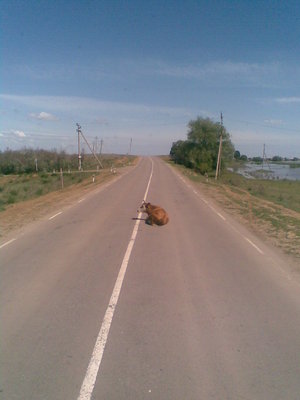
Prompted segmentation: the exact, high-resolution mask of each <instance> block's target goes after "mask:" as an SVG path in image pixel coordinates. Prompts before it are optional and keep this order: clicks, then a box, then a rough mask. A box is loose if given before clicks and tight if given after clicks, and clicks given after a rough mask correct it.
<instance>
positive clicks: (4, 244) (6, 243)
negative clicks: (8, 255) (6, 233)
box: [0, 239, 17, 249]
mask: <svg viewBox="0 0 300 400" xmlns="http://www.w3.org/2000/svg"><path fill="white" fill-rule="evenodd" d="M15 240H17V239H11V240H9V241H8V242H5V243H3V244H1V246H0V249H2V247H4V246H7V245H8V244H10V243H12V242H14V241H15Z"/></svg>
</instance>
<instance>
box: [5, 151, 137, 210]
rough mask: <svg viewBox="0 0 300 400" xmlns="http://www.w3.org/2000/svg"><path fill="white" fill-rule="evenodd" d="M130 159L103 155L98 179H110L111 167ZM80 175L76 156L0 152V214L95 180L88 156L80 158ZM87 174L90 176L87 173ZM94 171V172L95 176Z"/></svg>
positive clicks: (92, 166) (127, 162)
mask: <svg viewBox="0 0 300 400" xmlns="http://www.w3.org/2000/svg"><path fill="white" fill-rule="evenodd" d="M134 159H135V157H134V156H128V155H126V156H122V155H104V156H102V157H101V162H102V165H103V167H104V170H102V169H99V175H100V176H101V177H104V176H109V175H111V167H113V168H116V167H122V166H125V165H128V164H130V163H133V162H134ZM82 167H83V171H80V172H79V171H78V155H76V154H66V153H65V152H57V151H55V150H54V151H47V150H32V149H23V150H20V151H12V150H6V151H4V152H0V172H1V174H0V211H4V210H5V208H6V206H8V205H10V204H14V203H18V202H20V201H24V200H29V199H33V198H36V197H39V196H42V195H44V194H47V193H50V192H53V191H56V190H61V189H62V179H61V175H60V173H59V171H60V168H62V169H63V172H64V173H63V187H64V188H66V187H68V186H71V185H74V184H78V183H81V182H83V181H84V180H86V179H87V182H88V184H90V183H91V182H92V178H91V176H92V175H96V176H98V173H97V162H96V160H95V159H94V157H93V156H92V155H90V154H89V155H83V156H82ZM88 171H90V172H88ZM95 171H96V172H95Z"/></svg>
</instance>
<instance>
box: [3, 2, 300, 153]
mask: <svg viewBox="0 0 300 400" xmlns="http://www.w3.org/2000/svg"><path fill="white" fill-rule="evenodd" d="M0 12H1V24H0V25H1V32H0V35H1V39H0V45H1V66H0V72H1V75H0V79H1V81H0V83H1V84H0V117H1V120H0V150H2V151H3V150H5V149H6V148H10V149H21V148H24V147H30V148H45V149H54V148H55V149H57V150H59V151H60V150H64V151H66V152H76V151H77V133H76V123H79V124H80V126H81V129H82V132H83V133H84V135H85V136H86V137H87V139H88V141H89V142H90V143H91V145H94V148H95V149H97V150H98V151H99V146H100V141H101V140H102V143H103V149H102V151H103V152H104V153H128V152H130V151H131V153H133V154H141V155H157V154H168V153H169V152H170V149H171V146H172V143H173V142H175V141H177V140H185V139H187V132H188V127H187V125H188V123H189V122H190V121H191V120H195V119H196V118H197V117H203V118H211V119H212V120H214V121H215V122H218V121H220V113H221V112H222V113H223V122H224V126H225V127H226V129H227V131H228V132H229V133H230V135H231V140H232V142H233V144H234V146H235V148H236V149H237V150H239V151H240V153H241V154H246V155H247V156H249V157H253V156H259V155H260V156H262V153H263V145H264V144H265V149H266V154H267V156H268V157H272V156H274V155H280V156H283V157H290V158H291V157H300V2H299V0H296V1H294V0H285V1H283V0H281V1H277V0H269V1H266V0H260V1H257V0H251V1H248V0H245V1H243V0H235V1H229V0H228V1H225V0H223V1H217V0H216V1H215V0H210V1H207V0H206V1H202V0H197V1H194V0H184V1H183V0H182V1H179V0H172V1H171V0H158V1H157V0H152V1H149V0H147V1H146V0H126V1H125V0H122V1H121V0H110V1H108V0H102V1H95V0H64V1H62V0H61V1H58V0H51V1H48V0H38V1H36V0H25V1H22V0H8V1H7V0H1V11H0ZM86 152H88V149H87V148H86Z"/></svg>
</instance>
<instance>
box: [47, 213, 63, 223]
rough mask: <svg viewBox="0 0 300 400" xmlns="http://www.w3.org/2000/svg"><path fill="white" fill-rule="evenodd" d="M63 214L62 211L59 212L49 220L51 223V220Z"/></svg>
mask: <svg viewBox="0 0 300 400" xmlns="http://www.w3.org/2000/svg"><path fill="white" fill-rule="evenodd" d="M60 214H62V211H60V212H58V213H57V214H54V215H52V217H50V218H49V219H48V220H49V221H50V220H51V219H53V218H55V217H57V216H58V215H60Z"/></svg>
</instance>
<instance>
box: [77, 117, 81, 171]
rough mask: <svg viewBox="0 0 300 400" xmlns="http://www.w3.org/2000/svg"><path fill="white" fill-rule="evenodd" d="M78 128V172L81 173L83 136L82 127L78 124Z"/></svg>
mask: <svg viewBox="0 0 300 400" xmlns="http://www.w3.org/2000/svg"><path fill="white" fill-rule="evenodd" d="M76 126H77V129H76V131H77V133H78V171H81V153H80V134H81V126H80V125H79V124H76Z"/></svg>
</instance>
